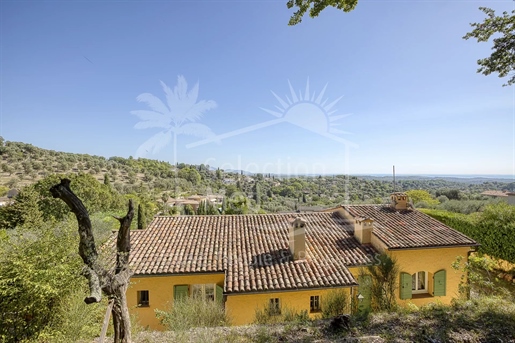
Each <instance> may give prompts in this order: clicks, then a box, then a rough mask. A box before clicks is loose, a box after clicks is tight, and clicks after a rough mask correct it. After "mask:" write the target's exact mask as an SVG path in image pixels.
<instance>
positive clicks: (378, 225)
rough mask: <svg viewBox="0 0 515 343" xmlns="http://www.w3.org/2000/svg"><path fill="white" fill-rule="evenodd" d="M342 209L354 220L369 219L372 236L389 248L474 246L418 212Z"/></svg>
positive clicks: (373, 207) (367, 207)
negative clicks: (372, 221)
mask: <svg viewBox="0 0 515 343" xmlns="http://www.w3.org/2000/svg"><path fill="white" fill-rule="evenodd" d="M342 207H343V208H344V209H345V210H346V211H347V212H348V213H349V214H350V215H351V216H352V217H354V218H356V217H368V218H372V219H373V220H374V229H373V231H372V232H373V234H374V235H375V236H377V238H379V239H380V240H381V241H382V242H384V243H385V244H386V246H387V247H388V248H389V249H406V248H427V247H445V246H463V245H464V246H475V245H477V243H476V241H474V240H472V239H471V238H469V237H467V236H465V235H464V234H462V233H460V232H458V231H456V230H454V229H452V228H450V227H448V226H446V225H444V224H443V223H440V222H439V221H438V220H436V219H434V218H432V217H430V216H428V215H427V214H424V213H422V212H420V211H416V210H413V211H410V210H405V211H395V210H392V209H391V208H390V207H388V206H384V205H348V206H342Z"/></svg>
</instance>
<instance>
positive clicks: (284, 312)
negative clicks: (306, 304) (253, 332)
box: [254, 305, 310, 324]
mask: <svg viewBox="0 0 515 343" xmlns="http://www.w3.org/2000/svg"><path fill="white" fill-rule="evenodd" d="M309 320H310V319H309V314H308V311H307V310H302V311H300V312H298V311H297V310H295V309H292V308H290V307H288V306H283V307H282V308H281V312H280V313H279V314H277V313H272V312H271V311H270V309H269V308H268V306H267V305H265V306H264V307H263V308H257V309H256V312H255V320H254V323H256V324H279V323H305V322H308V321H309Z"/></svg>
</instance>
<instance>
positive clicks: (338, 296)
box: [321, 289, 348, 318]
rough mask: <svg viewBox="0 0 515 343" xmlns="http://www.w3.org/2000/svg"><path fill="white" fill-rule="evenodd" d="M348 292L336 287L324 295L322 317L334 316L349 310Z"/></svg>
mask: <svg viewBox="0 0 515 343" xmlns="http://www.w3.org/2000/svg"><path fill="white" fill-rule="evenodd" d="M347 297H348V295H347V292H345V290H343V289H334V290H331V291H329V292H328V293H327V294H326V295H325V296H323V297H322V304H321V305H322V318H332V317H335V316H338V315H340V314H344V313H345V312H346V310H347V303H348V301H347Z"/></svg>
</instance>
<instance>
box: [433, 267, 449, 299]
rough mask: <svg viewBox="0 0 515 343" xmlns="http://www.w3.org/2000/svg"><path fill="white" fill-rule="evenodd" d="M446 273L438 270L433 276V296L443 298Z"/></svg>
mask: <svg viewBox="0 0 515 343" xmlns="http://www.w3.org/2000/svg"><path fill="white" fill-rule="evenodd" d="M446 276H447V275H446V273H445V270H443V269H442V270H439V271H437V272H436V273H435V275H434V276H433V295H434V296H444V295H445V294H446V288H447V287H446V285H447V280H446Z"/></svg>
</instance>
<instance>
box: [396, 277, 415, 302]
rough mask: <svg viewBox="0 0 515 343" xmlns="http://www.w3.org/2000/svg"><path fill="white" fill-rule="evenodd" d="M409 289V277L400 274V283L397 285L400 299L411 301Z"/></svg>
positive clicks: (410, 284) (410, 283) (410, 285)
mask: <svg viewBox="0 0 515 343" xmlns="http://www.w3.org/2000/svg"><path fill="white" fill-rule="evenodd" d="M411 287H412V282H411V275H410V274H408V273H404V272H403V273H401V282H400V285H399V289H400V298H401V299H411Z"/></svg>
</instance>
